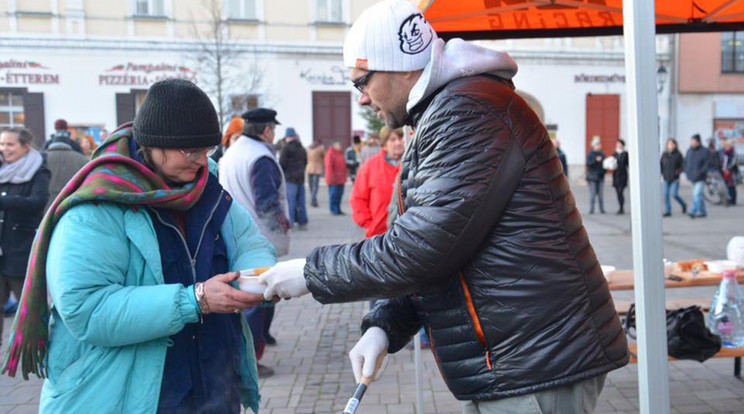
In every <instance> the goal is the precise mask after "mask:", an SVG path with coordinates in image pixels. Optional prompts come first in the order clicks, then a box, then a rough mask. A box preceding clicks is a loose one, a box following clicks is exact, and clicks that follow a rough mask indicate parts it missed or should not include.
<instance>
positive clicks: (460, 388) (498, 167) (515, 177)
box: [262, 0, 628, 413]
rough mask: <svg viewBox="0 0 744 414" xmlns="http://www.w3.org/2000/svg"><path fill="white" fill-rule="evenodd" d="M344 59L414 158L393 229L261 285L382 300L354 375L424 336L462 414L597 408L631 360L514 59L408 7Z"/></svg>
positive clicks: (388, 10) (387, 5) (372, 16)
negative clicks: (516, 81) (449, 33)
mask: <svg viewBox="0 0 744 414" xmlns="http://www.w3.org/2000/svg"><path fill="white" fill-rule="evenodd" d="M344 61H345V63H346V66H348V67H349V68H350V69H351V80H352V82H353V83H354V86H356V88H357V89H359V91H360V92H361V96H360V98H359V103H360V104H361V105H367V106H370V107H371V108H372V109H373V110H375V111H376V112H377V113H378V115H379V116H380V117H382V118H383V119H384V120H385V123H386V124H387V125H388V126H389V127H391V128H397V127H400V126H402V125H406V124H407V125H411V126H413V127H414V128H415V130H416V135H415V136H414V138H413V140H412V141H411V142H410V144H409V146H408V149H407V151H406V154H405V155H404V159H403V163H402V170H401V177H400V186H399V191H398V194H397V195H396V197H397V201H398V208H399V210H400V212H401V214H400V217H398V218H397V219H396V220H395V222H394V223H393V224H392V226H391V227H390V228H389V229H388V231H387V232H386V233H385V234H383V235H380V236H376V237H373V238H370V239H366V240H364V241H362V242H359V243H354V244H347V245H339V246H324V247H320V248H317V249H315V250H313V251H312V252H311V253H310V255H309V256H308V257H307V259H299V260H293V261H287V262H283V263H280V264H279V265H277V266H276V267H274V268H273V269H271V270H269V271H268V272H266V273H264V275H262V280H264V281H265V282H266V283H267V285H268V288H267V290H266V294H265V296H266V297H267V298H272V297H274V296H275V295H276V296H279V297H282V298H290V297H298V296H301V295H304V294H306V293H312V295H313V297H314V298H315V300H317V301H319V302H321V303H334V302H349V301H359V300H367V299H386V300H381V301H378V302H377V304H376V305H375V307H374V308H373V309H372V310H371V311H370V313H369V314H368V315H367V316H366V317H365V318H364V321H363V323H362V330H363V332H364V335H363V336H362V338H361V339H360V340H359V342H358V343H357V344H356V346H354V348H353V349H352V350H351V352H350V354H349V355H350V358H351V363H352V368H353V370H354V375H355V377H356V379H357V380H360V379H361V378H362V377H367V378H373V377H374V376H375V366H376V361H377V360H378V359H379V358H381V357H382V356H383V355H384V354H385V353H386V352H389V353H393V352H397V351H398V350H400V349H401V348H402V347H404V346H405V345H406V343H407V342H409V341H410V340H411V338H412V336H413V335H415V334H416V333H417V332H418V331H419V330H420V329H421V327H422V326H423V327H424V328H425V330H426V331H427V333H428V336H429V338H430V342H431V348H432V351H433V352H434V354H435V357H436V360H437V363H438V365H439V368H440V371H441V373H442V376H443V377H444V379H445V382H446V383H447V386H448V387H449V389H450V391H451V392H452V393H453V394H454V395H455V397H456V398H457V399H459V400H462V401H463V412H464V413H497V412H498V413H576V412H591V411H592V410H593V409H594V406H595V404H596V400H597V397H598V395H599V393H600V392H601V390H602V387H603V384H604V380H605V374H606V373H607V372H609V371H611V370H614V369H617V368H619V367H622V366H624V365H625V364H627V363H628V348H627V343H626V340H625V334H624V332H623V330H622V327H621V324H620V320H619V318H618V316H617V313H616V312H615V306H614V304H613V301H612V297H611V296H610V292H609V289H608V286H607V281H606V280H605V278H604V276H603V274H602V271H601V269H600V266H599V262H598V261H597V257H596V255H595V253H594V250H593V249H592V247H591V245H590V243H589V238H588V236H587V233H586V231H585V230H584V227H583V225H582V223H581V217H580V215H579V212H578V210H577V209H576V205H575V201H574V197H573V195H572V194H571V191H570V189H569V186H568V181H567V180H566V178H565V176H564V175H563V169H562V167H561V163H560V161H559V159H558V156H557V154H556V151H555V148H554V146H553V145H552V143H551V142H550V137H549V136H548V133H547V131H546V130H545V127H544V126H543V125H542V124H541V123H540V121H539V119H538V117H537V116H536V115H535V113H534V112H533V111H532V110H531V109H530V108H529V106H528V105H527V104H526V103H525V102H524V101H523V100H522V99H521V98H520V97H519V96H518V95H517V94H516V93H515V92H514V86H513V83H512V81H511V78H512V77H513V76H514V75H515V73H516V71H517V66H516V64H515V63H514V61H513V60H512V59H511V58H510V57H509V56H508V55H507V54H505V53H502V52H496V51H492V50H489V49H485V48H482V47H479V46H475V45H473V44H470V43H466V42H464V41H462V40H459V39H454V40H450V41H448V42H447V43H445V42H444V41H442V40H440V39H438V38H437V35H436V33H435V32H434V31H433V30H432V28H431V27H430V26H429V24H428V23H427V21H426V20H425V19H424V17H423V16H422V15H421V14H420V13H419V11H418V10H416V9H415V8H414V7H413V6H411V5H410V4H409V3H407V2H406V1H403V0H385V1H382V2H379V3H377V4H375V5H373V6H372V7H370V8H369V9H367V10H366V11H365V12H364V13H362V15H361V16H360V17H359V19H358V20H357V21H356V22H355V23H354V25H353V26H352V28H351V29H350V31H349V34H348V36H347V38H346V42H345V44H344Z"/></svg>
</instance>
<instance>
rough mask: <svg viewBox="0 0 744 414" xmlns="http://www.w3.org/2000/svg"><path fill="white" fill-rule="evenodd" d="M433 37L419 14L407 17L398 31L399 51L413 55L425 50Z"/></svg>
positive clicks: (426, 23)
mask: <svg viewBox="0 0 744 414" xmlns="http://www.w3.org/2000/svg"><path fill="white" fill-rule="evenodd" d="M433 37H434V36H433V35H432V31H431V27H430V26H429V22H427V21H426V20H424V16H422V15H421V13H416V14H412V15H410V16H408V18H407V19H405V20H403V23H402V24H401V25H400V29H398V38H400V50H401V51H402V52H403V53H405V54H408V55H415V54H417V53H420V52H421V51H423V50H425V49H426V48H427V47H428V46H429V43H431V40H432V38H433Z"/></svg>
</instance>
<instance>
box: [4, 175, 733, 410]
mask: <svg viewBox="0 0 744 414" xmlns="http://www.w3.org/2000/svg"><path fill="white" fill-rule="evenodd" d="M573 186H574V191H575V193H576V198H577V202H578V204H579V206H580V208H581V209H582V211H583V210H585V209H586V207H587V204H588V194H587V189H586V187H585V186H582V185H580V184H578V183H575V184H573ZM349 190H350V189H349V188H348V187H347V191H346V195H347V196H348V193H349ZM681 192H682V196H683V197H685V198H686V199H687V200H689V199H690V189H689V187H683V188H682V189H681ZM320 193H321V196H322V197H321V206H326V208H324V207H321V208H309V210H308V211H309V214H310V220H311V222H310V225H309V231H307V232H296V233H293V241H292V247H291V249H290V255H289V257H303V256H304V255H306V254H307V253H308V252H309V251H310V250H312V248H313V247H314V246H318V245H322V244H334V243H345V242H353V241H357V240H360V239H361V238H362V237H363V233H362V231H360V230H359V229H358V228H356V227H355V226H354V225H353V223H352V222H351V218H350V215H347V216H345V217H333V216H331V215H330V214H329V212H328V209H327V202H326V199H327V189H326V188H325V187H321V190H320ZM605 193H606V194H605V199H606V207H607V212H608V214H606V215H599V214H597V215H588V214H584V216H583V218H584V222H585V225H586V227H587V230H588V232H589V235H590V237H591V241H592V244H593V245H594V247H595V250H596V251H597V254H598V255H599V257H600V259H601V260H602V262H603V263H605V264H611V265H615V266H617V267H618V268H621V269H623V268H631V267H632V250H631V241H630V239H631V235H630V217H629V216H628V215H625V216H617V215H615V214H614V212H615V211H616V210H617V204H616V202H615V194H614V191H613V190H612V188H611V187H610V186H609V185H608V186H607V189H606V191H605ZM346 205H347V204H344V206H346ZM675 208H677V206H675ZM345 209H346V211H347V213H350V211H349V208H348V207H346V208H345ZM626 209H629V207H628V206H626ZM735 234H744V207H741V206H739V207H731V208H724V207H716V206H713V207H709V218H707V219H702V220H691V219H690V218H688V217H686V216H682V214H681V213H680V212H679V210H675V215H674V216H673V217H671V218H669V219H665V221H664V242H665V252H666V256H667V257H668V258H669V259H672V260H678V259H683V258H694V257H709V258H722V257H724V256H725V246H726V243H727V242H728V240H729V239H730V238H731V236H733V235H735ZM679 290H680V291H681V292H675V291H671V292H670V296H678V297H700V298H710V297H712V294H713V292H714V290H715V288H697V289H679ZM616 297H617V298H619V299H628V300H632V292H619V293H618V294H616ZM366 309H367V304H366V303H346V304H336V305H330V306H321V305H320V304H318V303H317V302H315V301H314V300H312V298H310V297H307V296H306V297H303V298H300V299H293V300H290V301H287V302H282V303H280V304H279V305H278V306H277V314H276V318H275V320H274V324H273V326H272V333H273V334H274V336H275V337H276V338H277V341H278V345H277V346H275V347H269V348H267V352H266V354H265V356H264V359H263V360H262V361H261V362H262V363H264V364H266V365H268V366H271V367H273V368H274V369H275V370H276V375H275V376H273V377H271V378H268V379H265V380H261V382H260V388H261V394H262V402H261V413H268V414H285V413H339V412H341V411H342V409H343V407H344V405H345V404H346V401H347V400H348V398H349V396H350V395H351V394H352V392H353V389H354V384H353V382H354V381H353V378H352V374H351V368H350V365H349V362H348V359H347V356H346V354H347V352H348V351H349V349H351V347H352V346H353V345H354V343H355V341H356V340H357V339H358V337H359V322H360V320H361V318H362V316H363V315H364V313H365V311H366ZM5 323H6V325H5V326H6V327H9V326H10V323H11V319H10V318H7V319H6V321H5ZM6 342H7V332H5V335H4V342H3V347H2V349H0V352H2V355H3V356H4V355H5V343H6ZM423 363H424V366H425V373H424V388H425V391H424V400H425V404H424V405H425V406H424V412H425V413H453V414H456V413H460V404H459V402H458V401H456V400H455V399H454V398H453V397H452V395H451V394H450V393H449V391H448V390H447V388H446V386H445V385H444V382H443V381H442V379H441V377H440V375H439V373H438V371H437V368H436V363H435V362H434V360H433V358H432V356H431V354H430V353H429V352H428V351H424V352H423ZM732 374H733V360H731V359H713V360H709V361H707V362H705V363H704V364H699V363H697V362H693V361H675V362H671V363H670V364H669V377H670V390H671V401H672V407H673V412H675V413H724V412H738V413H741V412H744V383H743V382H742V381H740V380H737V379H736V378H734V377H733V375H732ZM40 386H41V381H40V380H32V381H28V382H26V381H22V380H19V379H11V378H7V377H2V378H0V414H3V413H13V414H18V413H31V412H37V410H38V408H37V407H38V400H39V389H40ZM415 402H416V392H415V380H414V363H413V351H412V350H411V349H404V350H402V351H401V352H399V353H398V354H396V355H393V356H391V357H390V358H389V361H388V364H387V368H386V370H385V373H384V375H383V376H382V378H381V379H380V380H378V381H377V382H375V383H374V384H373V385H372V386H371V387H370V389H369V391H368V392H367V394H366V395H365V397H364V400H363V401H362V404H361V405H360V408H359V410H358V412H359V413H360V414H385V413H390V414H393V413H395V414H406V413H414V412H415V406H414V405H415ZM637 407H638V381H637V368H636V366H635V365H631V366H628V367H625V368H623V369H620V370H617V371H614V372H612V373H611V374H610V375H609V376H608V380H607V383H606V385H605V389H604V391H603V393H602V395H601V397H600V401H599V403H598V406H597V410H596V412H597V413H602V414H610V413H635V412H638V409H637Z"/></svg>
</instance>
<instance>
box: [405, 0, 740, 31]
mask: <svg viewBox="0 0 744 414" xmlns="http://www.w3.org/2000/svg"><path fill="white" fill-rule="evenodd" d="M415 3H417V5H418V7H419V10H422V11H424V12H425V15H426V19H427V20H428V21H429V22H430V23H431V24H432V26H433V27H434V30H436V31H437V34H438V35H439V36H441V37H443V38H451V37H461V38H464V39H504V38H519V37H560V36H598V35H617V34H622V31H623V8H622V6H623V1H622V0H417V1H415ZM735 30H744V0H656V32H657V33H677V32H707V31H735Z"/></svg>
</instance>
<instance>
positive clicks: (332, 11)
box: [315, 0, 344, 23]
mask: <svg viewBox="0 0 744 414" xmlns="http://www.w3.org/2000/svg"><path fill="white" fill-rule="evenodd" d="M315 1H316V3H315V4H316V18H315V20H316V21H319V22H332V23H341V22H343V21H344V18H343V7H342V1H343V0H315Z"/></svg>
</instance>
